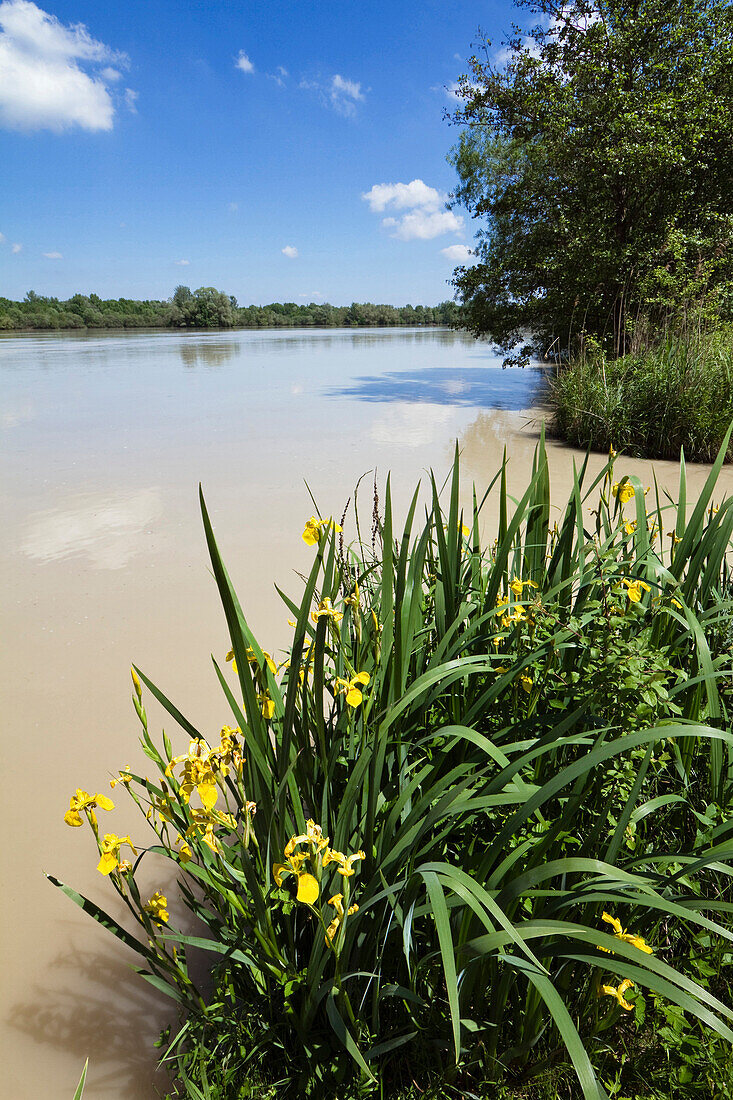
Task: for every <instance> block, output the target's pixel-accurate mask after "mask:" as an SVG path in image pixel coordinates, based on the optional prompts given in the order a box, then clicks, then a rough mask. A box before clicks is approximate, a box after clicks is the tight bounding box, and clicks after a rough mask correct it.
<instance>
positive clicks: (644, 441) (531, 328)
mask: <svg viewBox="0 0 733 1100" xmlns="http://www.w3.org/2000/svg"><path fill="white" fill-rule="evenodd" d="M517 4H518V6H519V7H520V8H522V9H525V10H526V11H528V12H529V13H530V14H531V16H532V18H533V19H534V20H535V22H536V26H534V27H533V28H532V29H531V30H530V31H529V32H528V33H524V32H523V30H522V29H521V28H520V27H514V28H513V33H512V34H511V36H510V38H509V40H508V41H507V42H505V43H503V44H502V45H503V49H502V50H501V51H499V54H498V55H497V52H496V50H495V49H494V48H493V45H492V43H491V42H490V41H488V40H487V39H485V38H482V39H481V40H480V42H479V49H478V50H477V53H476V55H475V56H474V57H472V58H471V59H470V61H469V70H470V71H469V72H468V73H467V75H465V76H464V77H462V78H461V81H460V83H459V87H458V92H457V96H458V107H457V110H456V111H455V112H454V115H453V121H454V122H455V123H457V124H458V125H459V126H461V127H462V130H461V134H460V137H459V140H458V142H457V144H456V146H455V148H454V149H453V151H452V154H451V160H452V162H453V164H454V165H455V167H456V170H457V173H458V185H457V187H456V189H455V192H454V195H453V202H454V204H456V205H458V204H460V205H463V206H465V207H466V209H467V210H468V211H469V213H470V214H471V215H472V216H473V217H474V218H477V219H479V225H480V226H481V228H480V229H479V232H478V234H477V238H476V242H475V244H474V246H473V251H474V257H475V259H474V262H473V263H472V265H471V266H467V267H462V268H459V269H457V271H456V273H455V277H454V285H455V286H456V289H457V291H458V294H459V297H460V300H461V302H462V305H463V310H464V313H463V319H464V323H465V324H466V325H467V327H468V328H470V329H471V331H472V332H474V333H475V334H476V335H485V334H488V335H490V336H491V337H492V338H493V339H495V340H496V341H497V342H498V343H499V344H500V345H501V346H502V347H503V348H504V349H505V351H506V352H507V355H508V357H509V359H510V360H511V361H514V362H516V361H519V362H523V361H526V358H527V356H528V355H530V354H534V355H539V356H540V357H543V358H551V359H554V360H555V361H557V362H560V363H561V364H562V371H563V373H565V374H566V375H567V377H566V378H565V379H563V380H562V381H561V383H560V385H559V386H558V387H557V388H556V389H555V391H554V403H555V406H556V408H557V418H556V422H555V424H556V428H557V430H558V431H559V432H560V434H562V435H563V437H564V438H566V439H568V440H569V441H571V442H575V443H581V444H582V445H583V446H586V445H590V446H592V447H598V446H600V447H602V448H604V449H605V448H606V447H607V446H608V444H609V442H610V441H611V440H613V441H615V442H616V443H617V445H618V443H619V442H620V441H621V440H623V441H624V445H626V444H628V446H629V447H633V449H634V450H635V451H636V452H641V453H644V454H647V455H651V456H653V457H658V456H662V455H667V454H669V453H670V451H671V452H672V453H673V454H674V453H676V452H677V445H678V443H679V442H684V444H685V447H686V449H687V455H688V458H697V459H700V460H706V461H707V460H708V458H709V452H710V449H712V450H713V452H714V451H715V450H716V449H717V447H718V445H719V442H720V439H721V438H722V435H723V434H724V432H725V427H726V426H727V423H728V422H729V420H730V418H731V415H732V408H731V400H730V387H729V373H730V367H731V364H732V363H733V330H731V327H730V326H731V323H732V322H733V207H732V206H731V187H730V180H731V178H733V143H731V141H730V133H731V130H733V5H731V4H730V3H729V0H635V2H634V3H629V2H627V0H570V2H569V3H566V2H565V0H517ZM670 343H671V347H668V345H669V344H670ZM568 360H569V361H570V362H569V365H568ZM614 360H620V362H618V363H614V362H613V361H614ZM721 380H722V382H723V396H722V400H720V401H719V391H718V386H719V384H720V383H721ZM667 384H669V385H671V386H673V387H675V392H674V393H673V394H671V395H668V394H665V393H664V392H663V390H664V387H665V385H667ZM660 392H661V393H662V397H663V408H664V428H663V429H662V426H661V425H659V431H658V432H656V431H655V429H654V427H653V425H652V423H651V421H652V418H653V416H654V415H655V414H656V407H655V408H654V409H652V406H651V405H647V406H646V407H645V406H644V404H643V402H644V400H645V399H650V400H655V399H656V398H657V397H658V396H659V394H660ZM698 403H699V407H697V408H696V407H695V406H696V405H698ZM718 414H719V415H720V418H722V420H723V421H724V426H723V429H722V431H721V430H720V428H719V423H718V420H719V417H718Z"/></svg>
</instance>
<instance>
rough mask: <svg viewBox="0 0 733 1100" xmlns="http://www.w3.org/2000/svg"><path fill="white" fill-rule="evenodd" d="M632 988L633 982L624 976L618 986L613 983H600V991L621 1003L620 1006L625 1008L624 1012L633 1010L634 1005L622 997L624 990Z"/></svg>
mask: <svg viewBox="0 0 733 1100" xmlns="http://www.w3.org/2000/svg"><path fill="white" fill-rule="evenodd" d="M633 988H634V983H633V982H632V981H631V979H630V978H624V980H623V981H622V982H621V984H620V985H619V986H618V987H616V986H613V985H602V986H601V992H602V993H603V994H605V996H607V997H615V998H616V1000H617V1001H618V1003H619V1004H620V1005H621V1008H623V1009H625V1010H626V1012H633V1010H634V1006H633V1005H632V1004H629V1002H628V1001H627V1000H626V999H625V998H624V993H625V992H626V990H627V989H633Z"/></svg>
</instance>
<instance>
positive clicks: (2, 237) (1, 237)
mask: <svg viewBox="0 0 733 1100" xmlns="http://www.w3.org/2000/svg"><path fill="white" fill-rule="evenodd" d="M4 240H5V234H4V233H0V244H2V243H3V241H4Z"/></svg>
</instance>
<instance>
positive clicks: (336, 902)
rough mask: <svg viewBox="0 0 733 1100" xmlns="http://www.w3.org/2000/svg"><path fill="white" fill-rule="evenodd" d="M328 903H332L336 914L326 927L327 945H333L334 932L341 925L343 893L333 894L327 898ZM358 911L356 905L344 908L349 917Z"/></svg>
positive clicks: (335, 932)
mask: <svg viewBox="0 0 733 1100" xmlns="http://www.w3.org/2000/svg"><path fill="white" fill-rule="evenodd" d="M328 904H329V905H332V906H333V907H334V909H335V910H336V916H335V917H334V918H333V920H332V921H331V923H330V924H329V926H328V928H327V929H326V943H327V944H328V946H329V947H333V941H334V940H335V938H336V934H337V932H338V930H339V928H340V927H341V923H342V921H343V919H344V895H343V894H334V895H333V897H332V898H329V899H328ZM358 912H359V906H358V905H350V906H349V908H348V909H347V910H346V916H347V917H351V916H353V914H354V913H358Z"/></svg>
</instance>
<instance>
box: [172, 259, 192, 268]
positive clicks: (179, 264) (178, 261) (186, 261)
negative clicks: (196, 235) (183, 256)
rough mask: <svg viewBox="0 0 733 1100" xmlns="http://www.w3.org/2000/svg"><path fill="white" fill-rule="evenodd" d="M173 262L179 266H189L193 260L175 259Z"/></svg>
mask: <svg viewBox="0 0 733 1100" xmlns="http://www.w3.org/2000/svg"><path fill="white" fill-rule="evenodd" d="M173 263H174V264H175V265H176V266H177V267H188V265H189V264H190V263H191V261H190V260H174V261H173Z"/></svg>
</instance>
